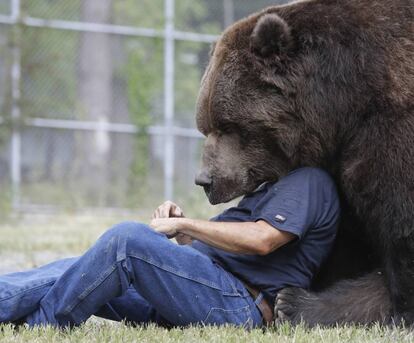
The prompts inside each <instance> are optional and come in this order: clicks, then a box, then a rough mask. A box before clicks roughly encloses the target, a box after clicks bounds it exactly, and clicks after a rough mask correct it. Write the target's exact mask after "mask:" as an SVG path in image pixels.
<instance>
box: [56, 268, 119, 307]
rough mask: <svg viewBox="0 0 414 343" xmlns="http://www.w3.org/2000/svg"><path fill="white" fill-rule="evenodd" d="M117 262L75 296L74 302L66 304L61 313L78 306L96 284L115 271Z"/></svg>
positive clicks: (98, 284) (99, 283) (96, 286)
mask: <svg viewBox="0 0 414 343" xmlns="http://www.w3.org/2000/svg"><path fill="white" fill-rule="evenodd" d="M117 264H118V262H117V263H115V264H113V265H112V266H111V268H109V269H107V270H106V271H105V273H104V274H103V275H101V277H99V278H98V279H96V280H95V281H94V282H93V283H92V285H90V286H89V287H87V288H86V289H85V290H84V291H83V292H82V293H81V294H80V295H79V296H78V297H77V298H76V302H74V303H72V304H70V305H68V306H67V307H66V308H65V310H64V311H63V312H62V314H63V315H67V314H69V312H71V311H72V310H73V309H74V308H75V307H77V306H79V305H80V304H81V303H82V302H83V301H84V300H85V298H86V297H87V296H88V295H89V294H91V293H92V292H93V291H94V290H95V289H96V288H98V286H100V285H101V284H102V282H104V281H105V280H106V279H107V278H108V277H110V276H111V275H112V274H113V272H114V271H116V265H117Z"/></svg>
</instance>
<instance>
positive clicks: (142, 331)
mask: <svg viewBox="0 0 414 343" xmlns="http://www.w3.org/2000/svg"><path fill="white" fill-rule="evenodd" d="M146 217H147V215H145V218H144V217H142V218H119V217H118V218H112V217H94V216H82V217H79V216H77V217H75V216H69V215H64V216H63V215H62V216H56V217H43V216H34V217H25V218H20V219H19V220H10V221H7V222H4V223H0V236H1V239H0V261H1V262H0V273H4V272H10V271H17V270H23V269H25V268H28V267H35V266H39V265H41V264H44V263H47V262H49V261H51V260H54V259H56V258H60V257H66V256H73V255H78V254H81V253H82V252H83V251H85V249H87V248H88V247H89V246H90V245H91V244H92V243H93V242H94V241H95V240H96V238H97V237H98V236H99V235H100V234H101V233H102V232H103V231H104V230H105V229H106V228H108V227H110V226H111V225H113V224H115V223H117V222H119V221H122V220H125V219H134V220H142V221H145V222H147V220H145V219H146ZM0 342H13V343H15V342H48V343H49V342H85V343H86V342H88V343H89V342H115V343H116V342H235V343H236V342H249V343H250V342H281V343H283V342H298V343H299V342H303V343H312V342H315V343H316V342H318V343H319V342H328V343H329V342H356V343H365V342H373V343H374V342H375V343H380V342H384V343H385V342H387V343H388V342H414V332H411V331H410V330H407V329H402V328H386V327H380V326H373V327H371V328H364V327H338V328H331V329H326V328H315V329H311V330H308V329H306V328H304V327H302V326H299V327H296V328H293V327H290V326H289V325H283V326H280V327H277V328H271V329H269V330H266V331H264V332H263V331H262V330H252V331H250V332H248V331H245V330H243V329H237V328H234V327H223V328H214V327H191V328H186V329H173V330H166V329H162V328H157V327H155V326H153V325H151V326H148V327H133V326H128V325H124V324H123V323H114V322H110V321H105V320H100V319H97V318H92V319H91V320H89V321H88V322H86V323H85V324H84V325H83V326H81V327H79V328H75V329H72V330H57V329H53V328H50V327H47V328H37V329H28V328H25V327H22V328H19V329H15V328H13V327H12V326H10V325H5V326H1V325H0Z"/></svg>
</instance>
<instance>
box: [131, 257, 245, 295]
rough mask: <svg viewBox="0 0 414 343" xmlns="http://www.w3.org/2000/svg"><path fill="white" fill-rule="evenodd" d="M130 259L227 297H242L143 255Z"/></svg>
mask: <svg viewBox="0 0 414 343" xmlns="http://www.w3.org/2000/svg"><path fill="white" fill-rule="evenodd" d="M128 257H132V258H137V259H139V260H141V261H144V262H146V263H148V264H151V265H153V266H155V267H156V268H159V269H162V270H164V271H166V272H169V273H171V274H174V275H176V276H179V277H182V278H184V279H187V280H190V281H194V282H197V283H199V284H202V285H204V286H207V287H210V288H213V289H216V290H218V291H220V292H222V294H223V295H227V296H240V294H239V293H238V292H237V293H229V292H226V291H223V290H222V288H221V287H219V286H218V285H217V284H215V283H214V282H211V281H208V280H206V279H203V278H195V277H191V276H189V275H188V274H186V273H180V272H178V271H177V270H175V269H173V268H171V267H169V266H166V265H160V264H159V263H157V262H156V261H154V260H153V259H151V258H148V257H145V256H142V255H138V254H131V253H130V254H128ZM232 288H233V286H232Z"/></svg>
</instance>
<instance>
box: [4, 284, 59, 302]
mask: <svg viewBox="0 0 414 343" xmlns="http://www.w3.org/2000/svg"><path fill="white" fill-rule="evenodd" d="M55 282H56V280H52V281H49V282H46V283H42V284H41V285H37V286H36V287H30V288H25V289H24V290H21V291H19V292H16V293H14V294H12V295H10V296H8V297H6V298H0V302H3V301H6V300H9V299H11V298H14V297H16V296H18V295H20V294H23V293H25V292H27V291H34V290H36V289H39V288H42V287H44V286H48V285H50V284H54V283H55Z"/></svg>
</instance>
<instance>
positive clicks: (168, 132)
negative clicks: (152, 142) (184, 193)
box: [164, 0, 175, 199]
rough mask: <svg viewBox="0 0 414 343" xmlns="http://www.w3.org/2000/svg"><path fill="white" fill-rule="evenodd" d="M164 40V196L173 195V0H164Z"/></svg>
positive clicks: (170, 197) (168, 197)
mask: <svg viewBox="0 0 414 343" xmlns="http://www.w3.org/2000/svg"><path fill="white" fill-rule="evenodd" d="M164 4H165V42H164V74H165V76H164V144H165V146H164V198H165V199H172V198H173V195H174V160H175V158H174V154H175V146H174V143H175V142H174V132H173V127H174V69H175V57H174V51H175V46H174V45H175V41H174V39H175V38H174V7H175V0H165V2H164Z"/></svg>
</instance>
